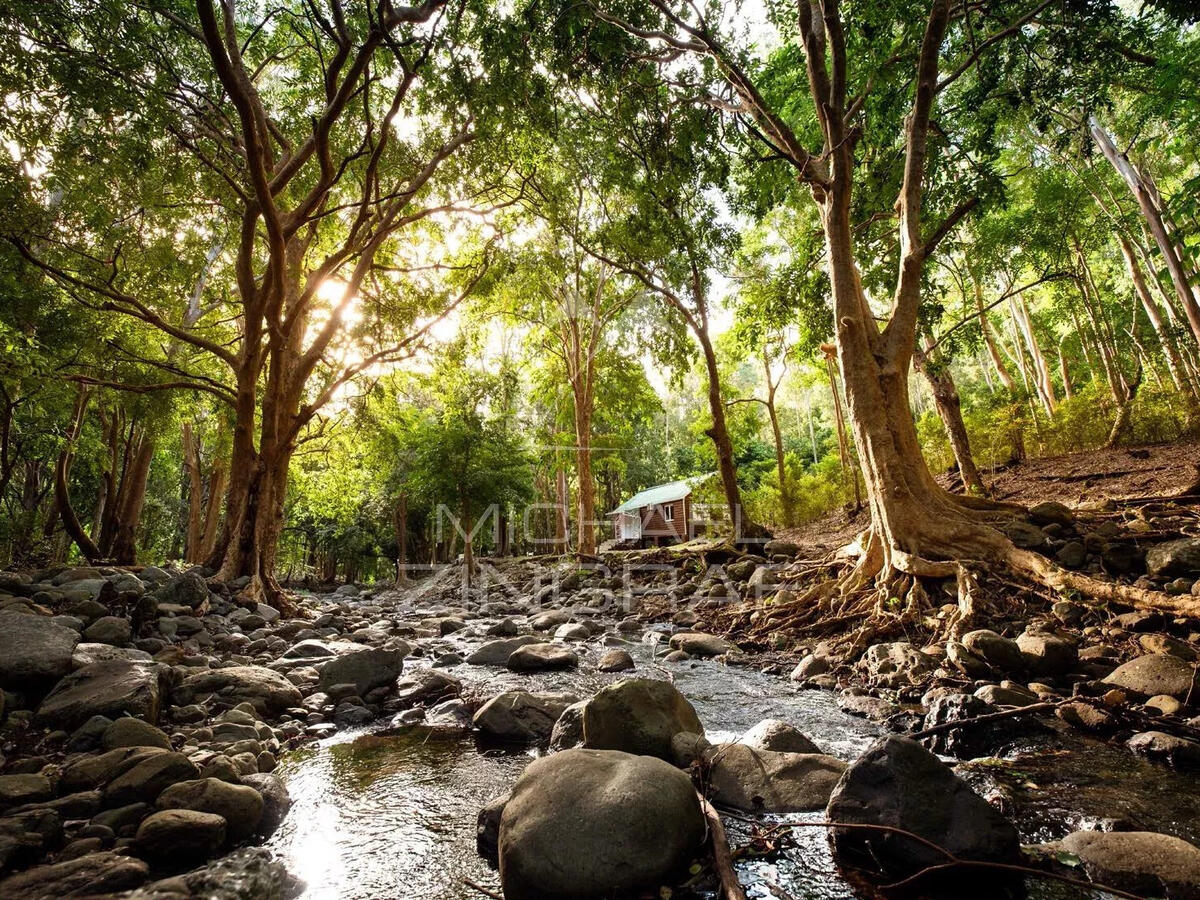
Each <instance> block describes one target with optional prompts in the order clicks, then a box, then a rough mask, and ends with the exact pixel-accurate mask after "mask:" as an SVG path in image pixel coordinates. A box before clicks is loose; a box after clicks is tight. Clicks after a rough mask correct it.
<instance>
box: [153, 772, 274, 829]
mask: <svg viewBox="0 0 1200 900" xmlns="http://www.w3.org/2000/svg"><path fill="white" fill-rule="evenodd" d="M155 805H156V806H157V807H158V808H159V809H192V810H196V811H198V812H206V813H215V814H216V815H218V816H220V817H221V818H222V819H224V820H225V825H226V837H227V838H228V839H229V840H230V841H231V842H233V843H236V842H238V841H242V840H245V839H246V838H248V837H250V836H251V835H253V834H254V833H255V832H256V831H257V830H258V825H259V822H261V821H262V816H263V796H262V794H260V793H259V792H258V791H256V790H255V789H254V788H252V787H247V786H246V785H244V784H230V783H229V782H227V781H221V780H220V779H218V778H197V779H194V780H191V781H180V782H178V783H176V784H173V785H171V786H170V787H169V788H167V789H166V790H164V791H163V792H162V793H161V794H159V795H158V800H157V801H156V802H155Z"/></svg>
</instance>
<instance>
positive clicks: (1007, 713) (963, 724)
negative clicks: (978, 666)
mask: <svg viewBox="0 0 1200 900" xmlns="http://www.w3.org/2000/svg"><path fill="white" fill-rule="evenodd" d="M1084 699H1085V698H1081V697H1072V698H1071V699H1070V700H1058V701H1056V702H1054V703H1031V704H1029V706H1014V707H1013V708H1012V709H1002V710H1000V712H994V713H984V714H983V715H980V716H971V717H970V718H969V719H959V720H958V721H957V722H943V723H941V724H940V725H931V726H929V727H928V728H926V729H924V730H922V731H914V732H913V733H912V734H909V735H906V737H908V738H910V739H911V740H914V741H919V740H921V739H923V738H927V737H932V736H933V735H935V734H941V733H942V732H943V731H957V730H958V729H959V728H967V727H969V726H971V725H980V724H982V723H984V722H994V721H996V720H997V719H1010V718H1012V717H1014V716H1019V715H1023V714H1025V713H1035V712H1044V711H1046V710H1051V709H1058V708H1059V707H1060V706H1065V705H1066V704H1068V703H1078V702H1080V700H1084Z"/></svg>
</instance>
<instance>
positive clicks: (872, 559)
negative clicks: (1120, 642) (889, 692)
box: [734, 498, 1200, 660]
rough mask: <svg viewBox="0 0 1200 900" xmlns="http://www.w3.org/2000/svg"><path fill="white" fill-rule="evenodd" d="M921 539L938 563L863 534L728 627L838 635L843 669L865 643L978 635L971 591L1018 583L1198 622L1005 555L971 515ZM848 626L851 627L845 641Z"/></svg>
mask: <svg viewBox="0 0 1200 900" xmlns="http://www.w3.org/2000/svg"><path fill="white" fill-rule="evenodd" d="M955 499H956V500H958V499H969V500H970V501H971V503H970V505H971V506H972V507H973V508H974V506H975V505H976V502H977V501H976V498H955ZM984 503H987V501H984ZM985 518H987V517H985ZM971 519H974V521H971ZM923 530H924V531H925V537H926V538H927V539H926V540H923V541H921V543H922V545H927V546H929V547H932V548H936V550H937V554H936V555H937V557H939V558H927V557H926V556H923V555H918V554H916V553H912V552H909V551H906V550H903V549H900V548H898V547H894V546H888V545H887V544H885V542H884V541H883V540H882V539H881V538H880V537H879V536H878V535H877V534H876V533H875V532H872V531H868V532H864V533H863V534H861V535H859V537H858V538H857V539H856V540H855V541H854V542H853V543H852V544H850V545H848V546H847V547H843V548H842V549H840V550H839V551H837V553H835V554H834V556H833V557H831V558H829V559H827V560H825V561H824V564H823V565H824V566H825V567H828V568H829V569H831V570H833V571H834V572H835V574H834V575H833V577H832V578H828V579H825V580H823V581H818V582H816V583H810V584H809V586H808V587H805V588H803V589H802V590H800V591H799V592H798V593H797V594H796V596H795V597H794V598H793V599H790V600H788V601H786V602H783V603H777V604H772V605H770V606H768V607H767V608H766V609H765V610H761V609H760V610H756V611H755V612H757V613H758V615H756V616H754V618H753V621H751V620H750V618H749V616H750V614H751V613H750V612H749V611H746V612H745V614H744V615H743V616H742V619H741V621H740V622H735V623H734V624H735V627H736V626H740V627H742V628H745V629H746V630H747V631H748V632H749V633H750V634H758V635H762V636H764V637H765V636H766V635H767V634H770V633H776V632H783V633H787V634H791V635H794V636H796V637H798V638H817V639H820V638H825V637H833V636H836V635H844V637H843V639H842V640H841V641H839V643H840V644H842V645H843V646H842V647H841V651H842V656H843V658H845V659H848V660H853V659H856V658H857V657H858V656H860V655H861V654H862V653H864V652H865V651H866V649H867V648H868V647H869V646H870V645H871V644H872V643H878V642H880V641H882V640H884V639H886V638H888V637H892V636H895V635H908V636H909V638H910V639H911V636H912V633H914V632H916V633H921V634H923V635H924V637H926V638H927V639H935V640H938V641H947V640H957V639H959V638H960V637H961V636H962V635H963V634H964V633H965V632H966V631H969V630H971V629H972V628H976V627H980V623H981V620H982V618H983V615H982V614H983V612H984V610H983V609H982V608H981V607H982V605H983V603H984V600H983V592H982V591H981V590H980V582H981V581H983V582H986V581H997V580H999V581H1001V582H1003V583H1004V584H1008V585H1012V584H1013V582H1012V581H1010V580H1009V578H1014V579H1016V580H1017V581H1018V582H1022V584H1020V585H1019V586H1020V587H1022V588H1027V589H1028V588H1033V589H1035V590H1037V589H1041V590H1045V591H1048V592H1050V593H1051V594H1052V595H1059V596H1065V597H1077V596H1083V597H1088V598H1091V599H1093V600H1097V601H1101V602H1105V603H1113V604H1117V605H1122V606H1128V607H1131V608H1134V609H1146V610H1155V611H1159V612H1164V613H1168V614H1170V615H1174V616H1187V617H1193V618H1200V599H1198V598H1195V597H1191V596H1176V595H1171V594H1167V593H1165V592H1162V591H1155V590H1149V589H1147V588H1142V587H1136V586H1134V585H1129V584H1121V583H1119V582H1115V581H1107V580H1103V579H1100V578H1096V577H1093V576H1090V575H1085V574H1082V573H1079V572H1074V571H1070V570H1067V569H1063V568H1061V567H1060V566H1058V565H1056V564H1055V563H1054V562H1052V561H1051V560H1050V559H1048V558H1046V557H1045V556H1042V555H1041V554H1039V553H1036V552H1034V551H1031V550H1024V549H1021V548H1019V547H1017V546H1015V545H1014V544H1013V543H1012V542H1011V541H1010V540H1009V539H1008V538H1007V537H1006V536H1005V535H1004V534H1002V533H1001V532H1000V531H998V530H996V529H994V528H992V527H990V526H989V525H988V524H986V523H985V522H984V521H980V519H979V516H978V514H977V513H974V512H972V513H966V511H965V510H962V509H959V510H957V511H956V512H955V513H954V514H951V515H948V519H946V520H942V521H938V522H935V523H929V524H927V525H926V526H925V527H924V529H923ZM839 565H840V566H841V571H840V572H837V571H836V570H837V568H838V566H839ZM783 587H792V584H789V583H785V584H784V585H783ZM937 598H942V599H937ZM851 625H857V627H856V628H853V629H850V630H849V631H847V626H851Z"/></svg>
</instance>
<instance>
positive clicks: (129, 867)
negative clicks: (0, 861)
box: [0, 852, 150, 900]
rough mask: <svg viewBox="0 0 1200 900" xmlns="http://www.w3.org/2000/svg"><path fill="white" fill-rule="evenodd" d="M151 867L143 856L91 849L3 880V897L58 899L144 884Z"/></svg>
mask: <svg viewBox="0 0 1200 900" xmlns="http://www.w3.org/2000/svg"><path fill="white" fill-rule="evenodd" d="M149 875H150V867H149V866H148V865H146V864H145V863H144V862H142V861H141V860H140V859H134V858H133V857H130V856H121V855H119V854H117V853H109V852H104V853H89V854H88V855H87V856H81V857H79V858H78V859H70V860H67V861H66V862H59V863H54V864H53V865H49V866H37V867H36V868H33V869H26V870H25V871H24V872H22V873H21V874H19V875H14V876H12V877H11V878H6V879H4V880H3V881H0V898H3V900H58V898H59V897H94V896H97V895H102V894H115V893H120V892H121V891H127V890H132V889H133V888H136V887H138V886H140V885H141V884H142V883H143V882H144V881H145V880H146V878H147V877H149Z"/></svg>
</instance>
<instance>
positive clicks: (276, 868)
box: [127, 847, 302, 900]
mask: <svg viewBox="0 0 1200 900" xmlns="http://www.w3.org/2000/svg"><path fill="white" fill-rule="evenodd" d="M301 888H302V886H301V885H298V884H297V883H296V879H295V878H293V877H292V876H291V875H289V874H288V871H287V868H286V867H285V866H284V864H283V862H281V861H280V860H279V859H276V858H275V856H274V855H273V854H272V853H271V851H270V850H267V849H266V848H264V847H243V848H242V849H240V850H235V851H233V852H232V853H230V854H227V855H226V856H222V857H221V858H220V859H214V860H212V861H211V862H209V863H208V864H207V865H204V866H201V867H200V868H197V869H193V870H192V871H190V872H185V873H184V874H183V875H177V876H175V877H174V878H169V879H165V880H163V881H158V882H154V883H153V884H150V885H147V886H146V888H145V889H144V890H142V891H138V892H137V893H136V894H132V895H130V896H129V897H128V898H127V900H185V898H186V900H288V898H292V897H296V896H298V895H299V894H300V893H301Z"/></svg>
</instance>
